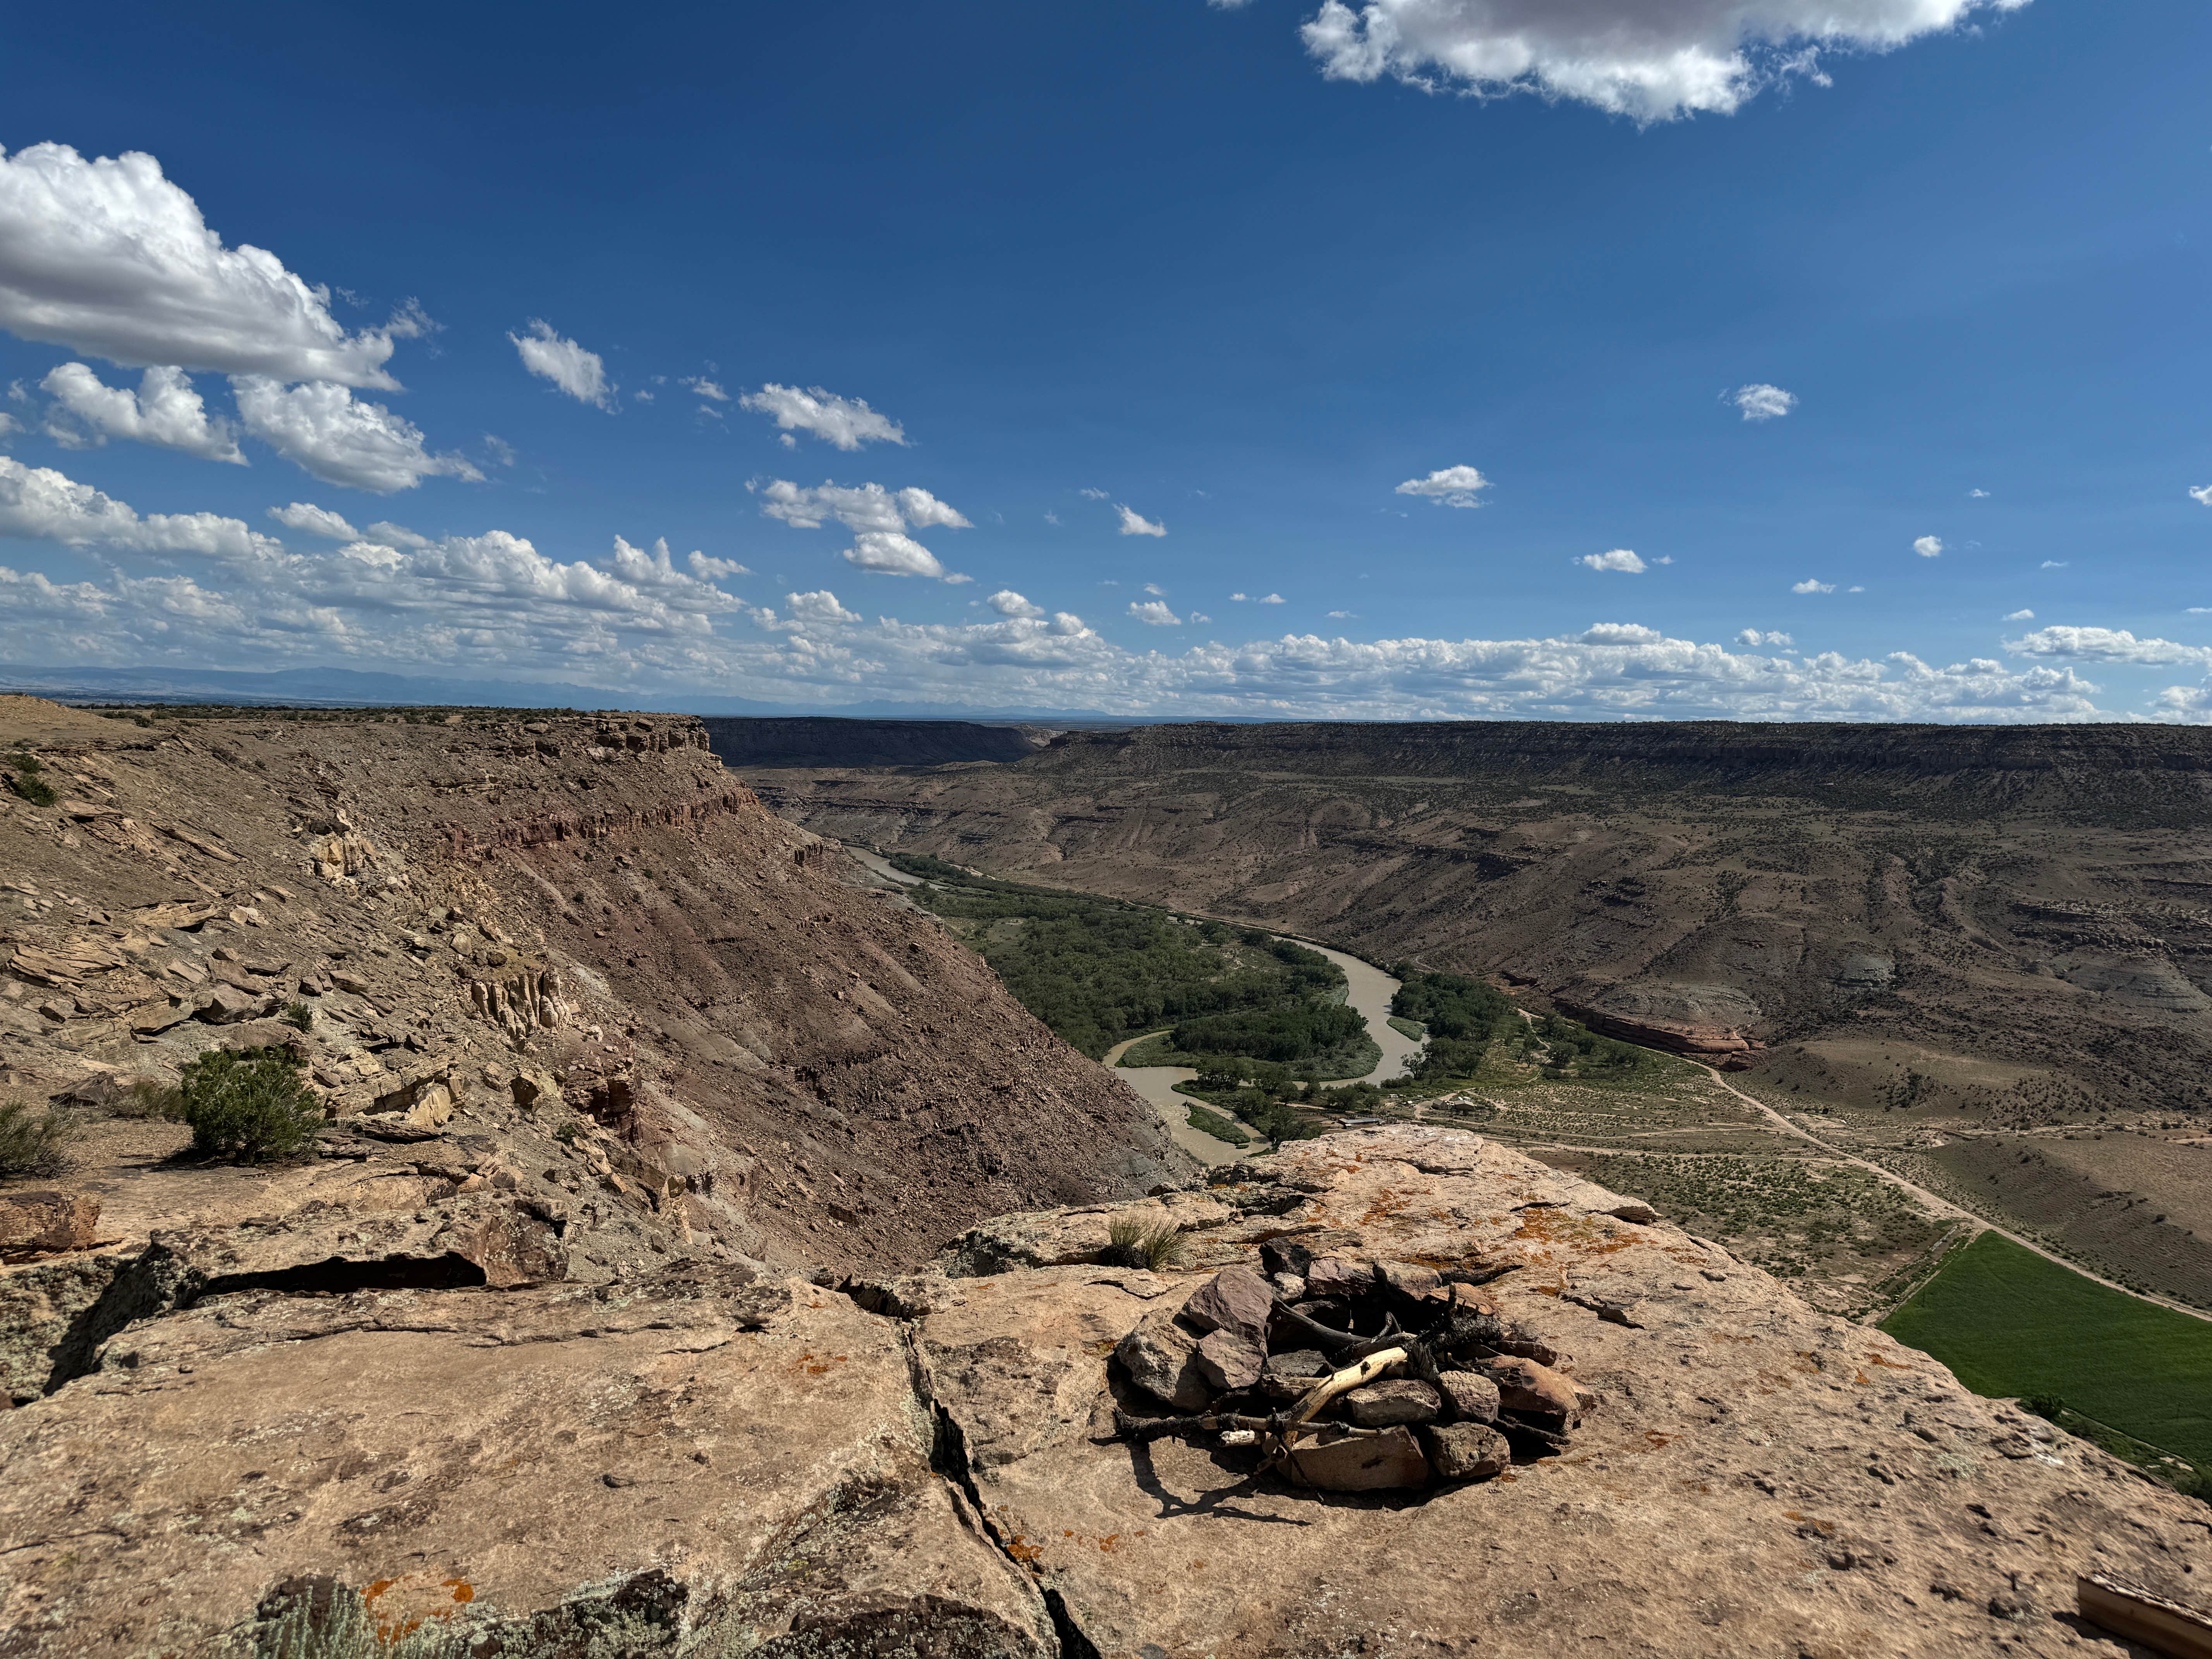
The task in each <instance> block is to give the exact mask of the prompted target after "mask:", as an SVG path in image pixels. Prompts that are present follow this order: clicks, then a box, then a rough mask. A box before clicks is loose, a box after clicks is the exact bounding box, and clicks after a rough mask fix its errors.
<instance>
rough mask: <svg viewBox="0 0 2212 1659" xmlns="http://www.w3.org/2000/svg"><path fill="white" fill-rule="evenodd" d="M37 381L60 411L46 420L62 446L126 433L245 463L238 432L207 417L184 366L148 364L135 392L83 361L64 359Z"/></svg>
mask: <svg viewBox="0 0 2212 1659" xmlns="http://www.w3.org/2000/svg"><path fill="white" fill-rule="evenodd" d="M39 385H40V389H41V390H42V391H44V392H46V394H47V395H48V396H50V397H52V398H53V400H54V403H55V405H56V409H57V410H58V417H57V418H50V419H49V420H48V421H47V422H46V430H47V431H48V432H49V433H51V434H52V435H53V437H54V438H55V439H56V440H57V441H59V442H60V443H61V444H62V446H63V447H64V448H69V449H82V448H87V447H93V446H95V445H99V444H104V443H106V441H108V440H109V439H110V438H127V439H131V440H132V441H135V442H137V443H142V444H151V445H153V446H154V447H155V448H157V449H173V450H177V451H179V452H180V453H184V454H186V455H197V456H198V457H199V458H200V459H203V460H209V461H229V462H231V463H233V464H234V465H239V466H243V465H246V457H245V455H244V453H241V452H240V449H239V447H238V435H237V434H236V433H235V432H234V431H232V430H231V428H230V423H229V422H227V421H223V420H220V419H210V417H209V416H208V412H207V405H206V404H203V403H202V402H201V401H200V394H199V393H198V392H197V391H195V390H194V389H193V387H192V383H191V379H190V378H189V377H188V376H187V375H186V374H185V372H184V371H183V370H182V369H179V368H149V369H148V370H147V371H146V372H145V374H143V375H141V376H140V377H139V380H138V390H137V392H135V393H134V392H131V391H129V390H128V389H127V388H125V387H123V386H108V385H106V383H105V382H103V381H102V380H100V376H99V375H97V374H94V373H93V372H92V370H91V369H90V368H88V367H86V366H85V365H84V364H82V363H64V364H62V365H61V367H60V368H56V369H54V370H52V372H51V373H49V374H47V376H46V379H45V380H41V381H40V383H39Z"/></svg>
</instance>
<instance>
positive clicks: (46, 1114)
mask: <svg viewBox="0 0 2212 1659" xmlns="http://www.w3.org/2000/svg"><path fill="white" fill-rule="evenodd" d="M78 1133H79V1131H78V1128H77V1125H76V1119H74V1118H72V1117H70V1116H69V1115H66V1114H64V1113H62V1112H57V1111H54V1110H53V1109H51V1108H48V1107H41V1106H33V1105H30V1104H28V1103H26V1102H24V1101H20V1100H10V1101H5V1102H0V1176H57V1175H59V1174H60V1173H61V1172H62V1171H63V1170H64V1169H66V1168H67V1167H68V1166H69V1145H70V1142H71V1141H73V1140H75V1139H76V1138H77V1135H78Z"/></svg>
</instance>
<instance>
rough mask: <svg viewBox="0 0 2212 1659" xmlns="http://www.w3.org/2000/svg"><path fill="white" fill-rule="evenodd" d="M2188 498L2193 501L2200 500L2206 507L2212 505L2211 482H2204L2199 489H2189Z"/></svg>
mask: <svg viewBox="0 0 2212 1659" xmlns="http://www.w3.org/2000/svg"><path fill="white" fill-rule="evenodd" d="M2189 498H2190V500H2191V501H2197V502H2201V503H2202V504H2203V505H2204V506H2206V507H2212V484H2206V485H2204V486H2203V487H2202V488H2201V489H2192V490H2191V491H2190V492H2189Z"/></svg>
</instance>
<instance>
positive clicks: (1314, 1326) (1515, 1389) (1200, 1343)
mask: <svg viewBox="0 0 2212 1659" xmlns="http://www.w3.org/2000/svg"><path fill="white" fill-rule="evenodd" d="M1261 1267H1264V1268H1265V1269H1266V1272H1265V1273H1260V1272H1255V1270H1254V1269H1252V1268H1250V1267H1230V1268H1226V1269H1225V1270H1224V1271H1223V1272H1221V1273H1217V1274H1216V1275H1215V1276H1214V1277H1213V1279H1212V1281H1211V1282H1210V1283H1208V1284H1206V1285H1203V1286H1201V1287H1200V1289H1199V1290H1198V1291H1197V1292H1196V1293H1195V1294H1194V1295H1193V1296H1192V1297H1190V1299H1189V1300H1188V1302H1186V1303H1185V1304H1183V1306H1182V1310H1180V1311H1178V1312H1173V1313H1170V1312H1169V1311H1167V1310H1154V1311H1153V1312H1152V1313H1151V1314H1148V1315H1146V1317H1145V1319H1144V1321H1143V1322H1141V1323H1140V1324H1139V1325H1138V1327H1137V1328H1136V1329H1134V1330H1133V1331H1131V1332H1130V1333H1129V1334H1128V1335H1127V1336H1125V1337H1123V1338H1122V1339H1121V1344H1120V1346H1118V1347H1116V1348H1115V1358H1116V1359H1117V1360H1118V1361H1119V1362H1120V1364H1121V1369H1122V1370H1123V1371H1124V1372H1125V1373H1126V1374H1127V1377H1128V1379H1129V1381H1130V1382H1131V1383H1133V1384H1134V1385H1135V1388H1134V1390H1133V1392H1135V1393H1137V1394H1138V1395H1139V1397H1141V1396H1143V1395H1149V1396H1151V1399H1152V1401H1157V1402H1158V1406H1159V1407H1161V1408H1162V1409H1161V1413H1160V1414H1150V1413H1146V1412H1143V1411H1117V1412H1115V1414H1114V1424H1115V1432H1116V1433H1117V1434H1118V1435H1119V1437H1121V1438H1122V1439H1125V1440H1156V1439H1158V1438H1161V1437H1164V1436H1176V1437H1182V1438H1185V1439H1192V1440H1212V1441H1214V1442H1215V1443H1218V1444H1221V1445H1225V1446H1256V1447H1258V1448H1259V1449H1260V1450H1261V1453H1262V1454H1263V1455H1265V1457H1266V1459H1267V1466H1268V1467H1270V1468H1275V1469H1277V1470H1279V1471H1280V1472H1281V1473H1282V1474H1284V1475H1285V1478H1287V1479H1288V1480H1291V1482H1292V1483H1293V1484H1294V1485H1300V1486H1312V1487H1316V1488H1319V1489H1322V1490H1324V1491H1329V1492H1364V1491H1370V1490H1374V1489H1376V1488H1381V1487H1403V1486H1429V1485H1431V1483H1433V1482H1436V1481H1462V1480H1484V1479H1486V1478H1487V1477H1489V1476H1491V1475H1494V1474H1498V1473H1499V1472H1500V1471H1501V1470H1503V1469H1504V1468H1505V1467H1506V1466H1507V1464H1508V1463H1510V1462H1511V1460H1512V1457H1513V1455H1514V1454H1515V1453H1516V1452H1519V1453H1521V1454H1522V1455H1537V1456H1541V1455H1548V1454H1551V1453H1553V1452H1558V1451H1560V1450H1563V1449H1565V1447H1566V1445H1567V1435H1568V1432H1569V1431H1570V1430H1571V1429H1572V1428H1573V1427H1574V1425H1575V1424H1576V1421H1577V1416H1578V1413H1579V1411H1580V1396H1579V1395H1577V1392H1576V1389H1575V1385H1574V1383H1572V1381H1571V1380H1570V1379H1569V1378H1568V1377H1567V1376H1565V1375H1564V1374H1563V1372H1562V1371H1561V1370H1559V1366H1560V1365H1561V1364H1564V1357H1563V1356H1561V1355H1560V1354H1559V1353H1558V1352H1555V1351H1554V1350H1553V1349H1552V1348H1551V1347H1550V1346H1547V1345H1546V1344H1544V1343H1542V1342H1541V1341H1538V1340H1535V1339H1534V1338H1533V1337H1531V1336H1530V1335H1529V1334H1528V1333H1526V1332H1524V1331H1522V1330H1520V1329H1519V1328H1516V1327H1514V1326H1512V1325H1510V1324H1509V1323H1507V1322H1505V1321H1504V1320H1501V1319H1500V1318H1499V1317H1498V1309H1497V1305H1496V1304H1494V1303H1493V1302H1492V1300H1491V1299H1490V1298H1489V1297H1487V1296H1486V1295H1485V1294H1484V1293H1483V1291H1482V1290H1481V1286H1482V1285H1485V1284H1486V1283H1487V1282H1489V1281H1490V1280H1492V1279H1496V1278H1498V1277H1499V1276H1501V1275H1502V1274H1503V1273H1508V1272H1510V1271H1511V1268H1510V1267H1501V1268H1497V1269H1492V1270H1487V1271H1485V1270H1481V1269H1478V1268H1458V1269H1451V1270H1449V1271H1446V1272H1443V1273H1437V1272H1435V1271H1433V1270H1432V1269H1431V1268H1428V1267H1420V1266H1418V1265H1416V1264H1413V1263H1411V1262H1403V1261H1346V1260H1344V1259H1342V1258H1340V1257H1335V1256H1321V1257H1315V1256H1312V1255H1309V1254H1308V1253H1307V1252H1306V1251H1305V1250H1304V1249H1302V1248H1301V1247H1299V1246H1297V1245H1296V1244H1294V1243H1286V1242H1280V1241H1279V1242H1277V1243H1270V1244H1267V1245H1264V1246H1262V1247H1261ZM1148 1403H1149V1402H1148Z"/></svg>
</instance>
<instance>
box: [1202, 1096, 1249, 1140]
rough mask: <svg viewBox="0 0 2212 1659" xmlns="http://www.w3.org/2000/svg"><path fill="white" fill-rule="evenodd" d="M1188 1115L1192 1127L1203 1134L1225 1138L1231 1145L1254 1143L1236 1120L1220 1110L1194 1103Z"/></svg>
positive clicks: (1217, 1138) (1218, 1138)
mask: <svg viewBox="0 0 2212 1659" xmlns="http://www.w3.org/2000/svg"><path fill="white" fill-rule="evenodd" d="M1186 1115H1187V1116H1188V1119H1189V1121H1190V1127H1192V1128H1194V1129H1195V1130H1197V1131H1198V1132H1199V1133H1200V1134H1202V1135H1212V1137H1213V1138H1214V1139H1216V1140H1225V1141H1227V1142H1228V1143H1229V1144H1230V1145H1231V1146H1250V1145H1251V1144H1252V1137H1251V1136H1249V1135H1248V1134H1246V1133H1244V1131H1243V1130H1242V1129H1240V1128H1238V1127H1237V1125H1236V1124H1235V1123H1234V1122H1232V1121H1231V1120H1229V1119H1228V1118H1225V1117H1224V1116H1222V1115H1221V1114H1220V1113H1218V1112H1216V1111H1209V1110H1208V1109H1206V1108H1205V1107H1203V1106H1198V1105H1194V1106H1192V1107H1191V1108H1190V1109H1189V1110H1188V1113H1187V1114H1186Z"/></svg>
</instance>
